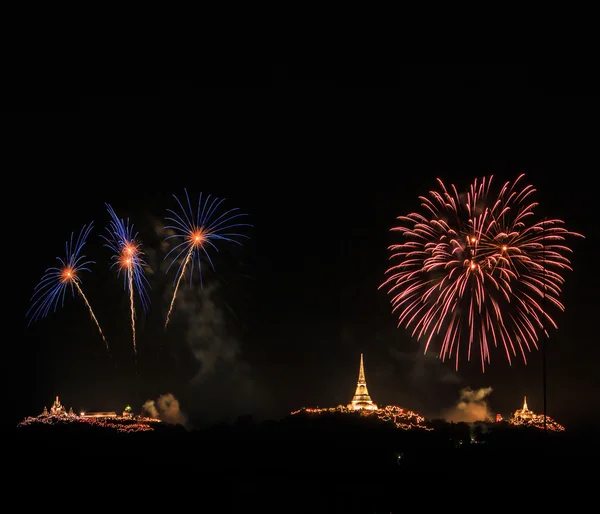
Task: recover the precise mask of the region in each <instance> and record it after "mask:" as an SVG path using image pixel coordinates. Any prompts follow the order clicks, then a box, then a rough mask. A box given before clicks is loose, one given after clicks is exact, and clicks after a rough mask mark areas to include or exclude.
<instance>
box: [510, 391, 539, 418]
mask: <svg viewBox="0 0 600 514" xmlns="http://www.w3.org/2000/svg"><path fill="white" fill-rule="evenodd" d="M513 417H515V418H520V419H533V418H535V414H534V412H533V411H530V410H529V409H528V408H527V396H525V399H524V400H523V408H522V409H517V410H516V411H515V413H514V415H513Z"/></svg>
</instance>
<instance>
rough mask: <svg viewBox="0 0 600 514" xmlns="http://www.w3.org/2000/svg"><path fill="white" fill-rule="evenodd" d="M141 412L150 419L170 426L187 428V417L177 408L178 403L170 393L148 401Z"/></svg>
mask: <svg viewBox="0 0 600 514" xmlns="http://www.w3.org/2000/svg"><path fill="white" fill-rule="evenodd" d="M142 410H143V411H144V412H145V413H146V414H147V415H148V416H149V417H151V418H155V419H160V420H161V421H164V422H165V423H169V424H171V425H182V426H184V427H185V426H187V417H186V416H185V414H184V413H183V412H182V411H181V409H180V407H179V401H178V400H177V398H175V396H173V395H172V394H171V393H168V394H163V395H161V396H159V397H158V398H157V400H156V401H154V400H148V401H146V403H144V405H143V407H142Z"/></svg>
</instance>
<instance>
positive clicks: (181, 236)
mask: <svg viewBox="0 0 600 514" xmlns="http://www.w3.org/2000/svg"><path fill="white" fill-rule="evenodd" d="M184 192H185V199H186V202H185V205H184V204H183V203H182V202H181V201H180V200H179V199H178V198H177V197H176V196H175V195H173V198H175V200H176V201H177V204H178V205H179V209H180V210H179V212H177V211H174V210H171V209H168V210H167V212H168V213H169V216H167V217H166V218H165V220H166V221H167V222H170V223H171V224H170V225H167V226H166V227H165V229H170V230H173V231H174V232H175V233H174V234H172V235H170V236H168V237H166V238H165V241H168V240H172V239H175V240H177V242H176V244H175V246H173V248H171V250H169V252H168V253H167V255H165V260H166V259H168V258H169V257H171V262H170V264H169V267H168V268H167V273H168V272H169V270H170V269H171V267H172V266H173V265H174V264H175V263H178V268H177V274H176V275H175V280H174V291H173V296H172V299H171V304H170V306H169V311H168V313H167V319H166V321H165V328H167V325H168V324H169V319H170V316H171V313H172V311H173V305H174V304H175V298H176V297H177V291H178V290H179V285H180V283H181V280H182V278H183V276H184V274H185V272H186V269H188V268H189V280H190V286H191V285H192V278H193V275H194V263H196V264H197V266H198V272H199V276H200V284H202V260H201V256H204V257H205V258H206V260H207V261H208V263H209V264H210V266H211V267H212V269H213V271H214V269H215V268H214V265H213V261H212V259H211V257H210V253H209V251H212V250H214V251H216V252H218V251H219V248H218V245H219V244H220V243H235V244H239V245H241V244H242V243H241V241H239V239H244V238H246V239H247V238H248V236H246V235H244V234H240V233H238V232H237V230H238V229H239V228H240V227H250V226H251V225H249V224H246V223H238V222H237V221H236V220H238V219H239V218H241V217H244V216H246V214H242V213H240V212H239V209H237V208H234V209H229V210H226V211H224V212H222V213H220V210H219V209H220V207H221V204H222V203H223V202H224V201H225V199H224V198H222V199H219V198H214V197H213V198H212V199H211V195H208V196H207V197H206V199H205V201H204V202H202V193H200V197H199V199H198V206H197V208H196V211H195V212H194V209H193V208H192V204H191V202H190V197H189V195H188V192H187V190H186V189H184Z"/></svg>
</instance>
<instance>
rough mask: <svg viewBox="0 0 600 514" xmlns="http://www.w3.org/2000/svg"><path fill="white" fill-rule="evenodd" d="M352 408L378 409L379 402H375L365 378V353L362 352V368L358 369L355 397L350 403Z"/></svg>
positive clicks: (349, 407)
mask: <svg viewBox="0 0 600 514" xmlns="http://www.w3.org/2000/svg"><path fill="white" fill-rule="evenodd" d="M348 409H350V410H377V404H375V403H373V400H371V397H370V396H369V390H368V389H367V380H366V378H365V368H364V365H363V354H362V353H361V354H360V369H359V370H358V384H357V385H356V392H355V393H354V398H352V401H351V402H350V403H349V404H348Z"/></svg>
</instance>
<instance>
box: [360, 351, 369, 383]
mask: <svg viewBox="0 0 600 514" xmlns="http://www.w3.org/2000/svg"><path fill="white" fill-rule="evenodd" d="M358 383H359V384H365V388H366V387H367V379H366V378H365V366H364V363H363V354H362V353H361V354H360V368H359V370H358Z"/></svg>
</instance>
